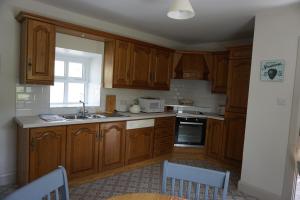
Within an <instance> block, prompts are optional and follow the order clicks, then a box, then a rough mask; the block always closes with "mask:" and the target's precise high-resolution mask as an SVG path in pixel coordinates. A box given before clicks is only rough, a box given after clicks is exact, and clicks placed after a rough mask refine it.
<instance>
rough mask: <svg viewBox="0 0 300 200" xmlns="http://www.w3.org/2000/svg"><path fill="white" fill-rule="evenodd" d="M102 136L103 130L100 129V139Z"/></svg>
mask: <svg viewBox="0 0 300 200" xmlns="http://www.w3.org/2000/svg"><path fill="white" fill-rule="evenodd" d="M103 138H104V134H103V130H101V131H100V139H103Z"/></svg>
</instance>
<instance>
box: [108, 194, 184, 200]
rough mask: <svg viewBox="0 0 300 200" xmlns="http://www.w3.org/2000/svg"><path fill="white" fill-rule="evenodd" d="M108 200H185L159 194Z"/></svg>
mask: <svg viewBox="0 0 300 200" xmlns="http://www.w3.org/2000/svg"><path fill="white" fill-rule="evenodd" d="M108 200H184V199H183V198H180V197H173V196H168V195H163V194H158V193H130V194H123V195H118V196H113V197H111V198H109V199H108Z"/></svg>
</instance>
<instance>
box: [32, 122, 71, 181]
mask: <svg viewBox="0 0 300 200" xmlns="http://www.w3.org/2000/svg"><path fill="white" fill-rule="evenodd" d="M30 142H31V144H30V155H29V159H30V161H29V169H30V170H29V180H30V181H32V180H34V179H36V178H38V177H40V176H42V175H45V174H47V173H48V172H50V171H52V170H54V169H56V168H57V167H58V166H59V165H63V166H64V165H65V147H66V127H64V126H58V127H47V128H33V129H30Z"/></svg>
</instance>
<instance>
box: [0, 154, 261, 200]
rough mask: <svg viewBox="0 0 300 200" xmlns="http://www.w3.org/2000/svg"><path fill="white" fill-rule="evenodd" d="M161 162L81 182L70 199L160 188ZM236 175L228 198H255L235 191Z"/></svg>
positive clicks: (3, 191)
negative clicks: (88, 181)
mask: <svg viewBox="0 0 300 200" xmlns="http://www.w3.org/2000/svg"><path fill="white" fill-rule="evenodd" d="M174 162H177V163H182V164H187V165H192V166H198V167H203V168H210V169H217V170H222V171H224V170H225V169H221V168H218V167H215V166H212V165H211V164H209V163H207V162H205V161H200V160H185V161H183V160H177V161H174ZM161 175H162V163H159V164H153V165H149V166H146V167H143V168H139V169H135V170H132V171H129V172H124V173H121V174H118V175H115V176H111V177H108V178H104V179H99V180H97V181H94V182H91V183H86V184H82V185H80V186H76V187H73V188H71V189H70V196H71V199H72V200H83V199H84V200H103V199H107V198H109V197H111V196H114V195H118V194H124V193H130V192H156V193H158V192H159V191H160V188H161ZM237 181H238V176H237V174H235V173H234V172H231V175H230V188H229V194H228V200H256V198H254V197H251V196H248V195H245V194H243V193H241V192H239V191H237ZM12 190H13V187H11V186H8V187H0V199H1V195H2V197H3V196H4V195H5V194H7V193H9V192H11V191H12Z"/></svg>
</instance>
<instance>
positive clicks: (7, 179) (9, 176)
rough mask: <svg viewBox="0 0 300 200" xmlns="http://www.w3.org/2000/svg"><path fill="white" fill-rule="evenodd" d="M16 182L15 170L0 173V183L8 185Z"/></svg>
mask: <svg viewBox="0 0 300 200" xmlns="http://www.w3.org/2000/svg"><path fill="white" fill-rule="evenodd" d="M15 182H16V172H10V173H6V174H1V175H0V185H9V184H13V183H15Z"/></svg>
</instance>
